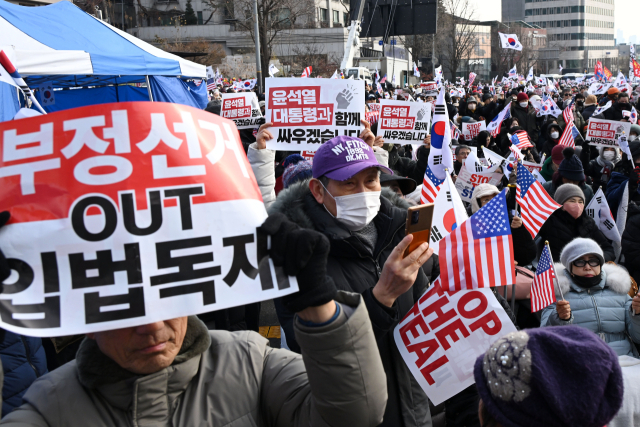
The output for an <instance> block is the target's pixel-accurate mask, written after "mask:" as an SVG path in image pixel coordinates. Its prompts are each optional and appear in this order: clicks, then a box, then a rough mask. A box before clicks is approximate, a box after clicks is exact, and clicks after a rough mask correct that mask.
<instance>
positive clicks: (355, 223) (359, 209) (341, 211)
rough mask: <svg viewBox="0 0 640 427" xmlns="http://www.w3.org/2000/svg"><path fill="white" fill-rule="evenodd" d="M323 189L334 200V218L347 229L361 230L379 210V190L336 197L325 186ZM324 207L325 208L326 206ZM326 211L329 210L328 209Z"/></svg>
mask: <svg viewBox="0 0 640 427" xmlns="http://www.w3.org/2000/svg"><path fill="white" fill-rule="evenodd" d="M323 187H324V185H323ZM325 191H326V192H327V194H329V195H330V196H331V197H332V198H333V200H335V201H336V209H337V212H336V216H335V218H336V219H337V220H338V221H340V222H341V223H342V224H344V226H345V227H347V229H348V230H349V231H359V230H362V229H363V228H364V227H366V226H367V225H369V223H370V222H371V221H373V218H375V217H376V215H378V212H379V211H380V193H381V192H380V191H364V192H362V193H356V194H349V195H348V196H338V197H333V195H332V194H331V193H329V190H327V189H326V187H325ZM325 209H327V207H326V206H325ZM327 212H329V210H328V209H327ZM329 215H331V212H329ZM332 216H333V215H332Z"/></svg>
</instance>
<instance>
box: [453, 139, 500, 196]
mask: <svg viewBox="0 0 640 427" xmlns="http://www.w3.org/2000/svg"><path fill="white" fill-rule="evenodd" d="M499 168H500V164H497V165H493V166H490V167H488V168H485V167H484V166H483V165H482V163H481V162H480V161H479V160H478V158H477V156H476V154H475V153H474V152H473V151H472V152H471V153H469V156H468V157H467V158H466V160H465V162H464V165H463V166H462V167H461V168H460V172H459V173H458V178H456V189H457V190H458V193H460V198H462V200H463V201H465V202H469V203H471V198H472V197H473V190H474V188H475V187H477V186H478V185H480V184H492V185H496V186H497V185H498V184H499V183H500V181H501V180H502V175H503V173H500V172H497V171H498V169H499Z"/></svg>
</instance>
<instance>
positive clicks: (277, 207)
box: [269, 179, 411, 229]
mask: <svg viewBox="0 0 640 427" xmlns="http://www.w3.org/2000/svg"><path fill="white" fill-rule="evenodd" d="M309 181H310V179H305V180H303V181H300V182H296V183H295V184H293V185H291V186H289V187H288V188H286V189H285V190H282V191H281V192H280V193H279V194H278V197H277V198H276V201H275V202H274V203H273V205H271V207H270V208H269V214H272V213H274V212H280V213H282V214H284V215H285V216H286V217H287V218H289V220H291V221H293V222H295V223H296V224H298V225H299V226H300V227H303V228H310V229H315V228H316V227H314V224H313V221H312V220H311V217H310V216H309V214H308V212H307V210H306V209H305V198H306V197H307V195H308V194H310V193H311V190H309ZM381 197H384V198H385V199H387V200H388V201H389V202H390V203H391V205H393V206H394V207H397V208H399V209H403V210H406V209H408V208H409V206H411V205H410V204H409V202H408V201H407V200H405V199H403V198H402V197H400V196H399V195H398V194H397V193H395V192H393V191H392V190H391V189H389V188H386V187H384V188H382V195H381Z"/></svg>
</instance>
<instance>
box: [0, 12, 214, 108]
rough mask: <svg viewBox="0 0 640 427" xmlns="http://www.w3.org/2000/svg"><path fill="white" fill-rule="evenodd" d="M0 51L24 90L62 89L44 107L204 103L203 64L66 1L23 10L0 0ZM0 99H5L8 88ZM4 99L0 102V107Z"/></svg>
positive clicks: (200, 104)
mask: <svg viewBox="0 0 640 427" xmlns="http://www.w3.org/2000/svg"><path fill="white" fill-rule="evenodd" d="M0 49H2V50H4V51H5V53H6V54H7V55H8V56H9V59H10V60H11V61H12V62H13V64H14V65H15V66H16V68H17V69H18V72H19V73H20V74H21V75H22V77H23V78H24V79H25V81H26V82H27V84H28V85H29V87H31V89H36V88H37V87H38V86H39V85H41V84H44V83H48V84H51V85H52V87H53V88H54V89H63V90H55V91H54V93H55V104H53V105H49V106H45V110H48V111H58V110H61V109H67V108H73V107H79V106H84V105H94V104H100V103H105V102H119V101H120V102H122V101H134V100H147V101H163V102H174V103H180V104H186V105H191V106H194V107H197V108H204V107H205V106H206V104H207V93H206V85H205V84H199V83H200V81H201V79H204V78H205V77H206V69H205V66H204V65H200V64H196V63H194V62H191V61H187V60H185V59H182V58H180V57H178V56H176V55H172V54H170V53H168V52H165V51H163V50H161V49H158V48H156V47H154V46H152V45H150V44H148V43H146V42H144V41H142V40H140V39H138V38H136V37H134V36H132V35H130V34H128V33H126V32H124V31H120V30H119V29H117V28H115V27H112V26H110V25H109V24H106V23H104V22H102V21H100V20H98V19H96V18H94V17H93V16H91V15H89V14H87V13H85V12H83V11H82V10H80V9H79V8H78V7H76V6H74V5H73V4H72V3H71V2H68V1H61V2H58V3H54V4H51V5H48V6H42V7H25V6H18V5H15V4H11V3H8V2H6V1H3V0H0ZM194 79H196V80H197V82H198V84H197V83H196V82H194V81H193V80H194ZM144 86H146V87H144ZM13 89H14V90H15V88H13ZM9 95H10V94H9ZM0 96H4V98H6V97H7V91H6V90H4V89H3V90H0ZM10 103H11V101H10V100H8V99H3V100H0V107H1V106H4V105H9V104H10ZM0 117H2V115H1V114H0Z"/></svg>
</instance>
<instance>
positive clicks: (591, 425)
mask: <svg viewBox="0 0 640 427" xmlns="http://www.w3.org/2000/svg"><path fill="white" fill-rule="evenodd" d="M473 373H474V376H475V379H476V387H477V388H478V394H479V395H480V398H481V399H482V403H483V405H484V406H485V408H486V409H487V411H488V412H489V414H491V415H492V416H493V417H494V418H495V419H496V421H498V422H499V423H500V424H502V426H503V427H540V426H545V427H603V426H604V425H606V424H607V423H608V422H609V421H611V419H613V417H614V416H615V415H616V414H617V413H618V410H619V409H620V407H621V406H622V397H623V391H624V390H623V382H622V370H621V368H620V364H619V362H618V356H617V355H616V353H615V351H613V350H612V349H611V347H609V345H607V343H605V342H604V341H602V340H601V339H600V338H598V336H596V334H594V333H593V332H591V331H589V330H588V329H586V328H583V327H580V326H575V325H570V326H550V327H543V328H537V329H527V330H525V331H519V332H512V333H510V334H507V335H505V336H504V337H502V338H500V339H499V340H497V341H496V342H495V343H493V345H492V346H491V347H490V348H489V350H488V351H487V352H486V353H485V354H484V355H482V356H480V357H478V359H477V360H476V364H475V368H474V372H473Z"/></svg>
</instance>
